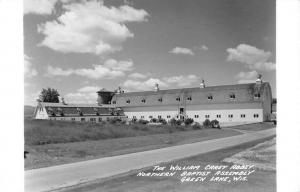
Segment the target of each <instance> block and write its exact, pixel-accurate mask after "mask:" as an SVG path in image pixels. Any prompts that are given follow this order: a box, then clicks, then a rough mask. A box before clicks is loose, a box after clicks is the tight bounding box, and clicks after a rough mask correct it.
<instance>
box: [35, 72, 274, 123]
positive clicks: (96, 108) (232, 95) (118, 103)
mask: <svg viewBox="0 0 300 192" xmlns="http://www.w3.org/2000/svg"><path fill="white" fill-rule="evenodd" d="M97 93H98V99H97V101H98V104H92V105H90V104H81V105H80V104H66V103H44V102H39V103H38V105H37V107H36V110H35V113H34V117H35V119H50V120H69V121H92V122H101V121H107V120H109V119H111V118H122V119H125V118H126V119H127V120H132V119H144V120H151V119H153V118H156V119H160V118H162V119H165V120H167V121H168V120H170V119H172V118H176V119H186V118H192V119H194V121H195V122H199V123H202V122H203V121H205V119H209V120H214V119H216V120H218V121H219V122H220V124H221V125H234V124H247V123H257V122H263V121H268V120H270V118H271V114H272V91H271V87H270V84H269V83H267V82H262V80H261V76H259V77H258V79H257V80H256V82H253V83H248V84H235V85H221V86H205V84H204V81H202V83H201V84H200V86H199V87H194V88H183V89H168V90H160V89H159V87H158V85H156V87H155V90H154V91H141V92H126V93H125V92H124V91H122V90H121V89H119V90H118V91H114V92H112V91H107V90H106V89H102V90H100V91H98V92H97Z"/></svg>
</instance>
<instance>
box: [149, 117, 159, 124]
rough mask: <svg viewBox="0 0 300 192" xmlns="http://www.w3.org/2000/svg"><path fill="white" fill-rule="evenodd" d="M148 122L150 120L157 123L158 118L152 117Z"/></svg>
mask: <svg viewBox="0 0 300 192" xmlns="http://www.w3.org/2000/svg"><path fill="white" fill-rule="evenodd" d="M150 122H151V123H158V119H156V118H152V119H151V120H150Z"/></svg>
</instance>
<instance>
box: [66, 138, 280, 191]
mask: <svg viewBox="0 0 300 192" xmlns="http://www.w3.org/2000/svg"><path fill="white" fill-rule="evenodd" d="M271 139H272V138H267V139H261V140H259V141H253V142H249V143H246V144H242V145H239V146H235V147H231V148H227V149H222V150H218V151H214V152H210V153H206V154H202V155H198V156H195V157H190V158H186V159H183V160H177V161H175V162H171V163H165V164H160V166H166V167H168V166H170V165H171V164H172V165H176V164H178V165H182V166H183V165H201V166H206V165H208V164H213V165H229V166H231V165H232V164H231V163H227V162H224V161H223V160H224V159H225V158H229V157H231V156H234V155H235V154H237V153H240V152H243V151H246V150H247V149H249V148H253V147H254V149H257V148H261V147H256V148H255V146H256V145H257V144H259V143H261V142H266V141H268V140H271ZM274 153H275V151H273V155H275V154H274ZM152 169H153V167H151V168H146V169H144V170H143V171H144V172H147V171H151V170H152ZM139 171H141V170H139ZM139 171H136V170H135V171H132V172H131V173H129V174H128V173H127V174H126V175H123V176H122V175H119V176H115V177H112V178H108V179H105V180H100V181H97V182H93V183H90V184H86V185H82V186H77V187H72V188H69V189H65V190H64V191H72V192H80V191H85V192H99V191H106V192H125V191H128V192H129V191H130V192H131V191H155V192H160V191H166V192H171V191H172V192H190V191H199V192H220V191H222V192H241V191H243V192H254V191H255V192H274V191H276V171H274V170H263V169H255V172H254V173H253V174H251V175H249V176H248V181H246V182H232V183H227V182H211V181H204V182H185V183H181V181H180V178H181V177H180V176H179V175H175V176H173V177H137V176H136V175H137V173H138V172H139Z"/></svg>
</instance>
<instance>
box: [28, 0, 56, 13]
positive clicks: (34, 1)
mask: <svg viewBox="0 0 300 192" xmlns="http://www.w3.org/2000/svg"><path fill="white" fill-rule="evenodd" d="M56 2H57V0H24V14H39V15H50V14H51V13H52V12H53V10H54V6H55V4H56Z"/></svg>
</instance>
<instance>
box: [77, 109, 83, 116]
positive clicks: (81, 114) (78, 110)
mask: <svg viewBox="0 0 300 192" xmlns="http://www.w3.org/2000/svg"><path fill="white" fill-rule="evenodd" d="M77 112H78V114H79V115H80V116H83V113H82V111H81V109H80V108H77Z"/></svg>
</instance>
